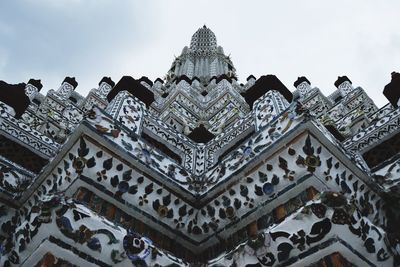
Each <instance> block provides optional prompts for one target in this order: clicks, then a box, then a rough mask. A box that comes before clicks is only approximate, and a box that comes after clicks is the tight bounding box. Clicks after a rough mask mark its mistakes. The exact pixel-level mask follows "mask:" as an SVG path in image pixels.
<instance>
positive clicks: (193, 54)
mask: <svg viewBox="0 0 400 267" xmlns="http://www.w3.org/2000/svg"><path fill="white" fill-rule="evenodd" d="M224 74H225V75H227V76H236V74H235V68H234V67H233V64H232V61H231V60H230V58H229V57H228V56H226V55H225V54H224V50H223V48H222V47H221V46H218V45H217V38H216V36H215V34H214V33H213V32H212V31H211V30H210V29H209V28H207V26H206V25H204V26H203V27H201V28H199V29H198V30H197V31H196V32H195V33H194V34H193V36H192V39H191V41H190V47H187V46H185V47H184V48H183V50H182V54H181V55H180V56H179V57H177V58H175V60H174V62H173V63H172V66H171V69H170V70H169V71H168V74H167V82H168V81H173V80H174V79H175V78H176V77H180V76H183V75H185V76H187V77H189V78H190V79H193V78H194V77H197V78H199V79H200V80H201V81H202V82H203V83H208V82H209V81H210V79H211V78H212V77H214V76H221V75H224Z"/></svg>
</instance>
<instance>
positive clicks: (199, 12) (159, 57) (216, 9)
mask: <svg viewBox="0 0 400 267" xmlns="http://www.w3.org/2000/svg"><path fill="white" fill-rule="evenodd" d="M399 10H400V1H398V0H393V1H373V0H358V1H349V0H347V1H338V0H336V1H329V2H328V1H320V0H315V1H298V0H297V1H295V0H294V1H285V0H281V1H266V0H260V1H251V0H248V1H232V0H229V1H228V0H227V1H218V0H210V1H200V0H197V1H189V0H168V1H167V0H160V1H152V0H143V1H133V0H132V1H122V0H121V1H116V0H25V1H23V0H1V2H0V80H5V81H7V82H9V83H19V82H27V81H28V79H29V78H38V79H41V80H42V83H43V85H44V91H47V90H49V89H57V88H58V87H59V85H60V83H61V82H62V81H63V79H64V78H65V77H66V76H75V77H76V79H77V81H78V83H79V85H78V88H77V90H78V92H79V93H81V94H83V95H86V94H87V92H88V91H89V90H90V89H91V88H94V87H97V84H98V82H99V81H100V80H101V78H102V77H103V76H110V77H111V78H112V79H113V80H114V81H115V82H117V81H118V80H119V79H120V78H121V77H122V76H123V75H130V76H133V77H134V78H140V77H141V76H147V77H149V78H150V79H151V80H155V79H156V78H157V77H163V76H164V75H165V73H166V72H167V71H168V69H169V67H170V66H171V63H172V60H173V58H174V55H179V54H180V53H181V51H182V48H183V47H184V46H185V45H189V44H190V38H191V36H192V34H193V33H194V32H195V31H196V30H197V29H198V28H199V27H202V26H203V25H204V24H206V25H207V26H208V27H209V28H211V29H212V30H213V31H214V33H215V34H216V36H217V42H218V44H219V45H221V46H222V47H224V51H225V53H226V54H231V58H232V61H233V63H234V65H235V67H236V69H237V73H238V75H239V81H241V82H245V81H246V78H247V77H248V76H249V75H250V74H253V75H254V76H256V77H257V78H258V77H260V76H261V75H265V74H275V75H276V76H277V77H278V78H279V79H280V80H281V81H282V82H283V83H284V84H285V85H286V86H287V87H288V88H289V89H290V90H294V87H293V82H294V81H295V80H296V79H297V77H298V76H303V75H304V76H306V77H307V78H308V79H309V80H310V81H311V83H312V85H313V86H316V87H319V88H320V89H321V90H322V91H323V92H324V93H325V94H330V93H332V92H333V91H334V89H335V87H334V85H333V83H334V82H335V81H336V79H337V76H339V75H347V76H348V77H349V78H350V80H352V82H353V85H354V86H361V87H363V88H364V89H365V90H366V91H367V92H368V94H369V95H370V96H371V98H373V99H374V101H375V103H376V104H377V105H378V106H379V107H380V106H382V105H384V104H386V103H387V100H386V99H385V98H384V97H383V94H382V90H383V87H384V86H385V85H386V84H387V83H388V82H389V81H390V73H391V72H392V71H394V70H396V71H400V65H399V63H400V52H399V49H400V28H399V25H400V17H399V15H398V12H399Z"/></svg>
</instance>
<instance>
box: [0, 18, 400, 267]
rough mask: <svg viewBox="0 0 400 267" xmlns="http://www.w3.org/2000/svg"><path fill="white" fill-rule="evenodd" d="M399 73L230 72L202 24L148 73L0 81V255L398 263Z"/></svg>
mask: <svg viewBox="0 0 400 267" xmlns="http://www.w3.org/2000/svg"><path fill="white" fill-rule="evenodd" d="M399 81H400V80H399V74H398V73H393V74H392V81H391V82H390V83H389V84H388V85H386V86H385V89H384V94H385V96H387V98H388V100H389V102H390V103H389V104H387V105H386V106H384V107H382V108H378V107H376V106H375V104H374V103H373V101H372V100H371V99H370V98H369V97H368V95H367V94H366V93H365V92H364V90H363V89H362V88H361V87H356V86H354V85H353V84H352V82H351V81H350V79H349V78H348V77H346V76H341V77H338V79H337V81H336V82H335V83H334V84H335V85H336V87H337V88H338V89H337V90H336V91H335V92H333V93H332V94H331V95H329V96H324V95H323V94H322V93H321V91H320V89H319V88H317V87H313V86H311V82H310V81H309V80H308V79H307V78H306V77H299V78H298V79H297V81H295V82H294V89H295V90H294V91H293V92H291V91H290V90H289V89H288V88H287V87H286V86H285V85H284V84H283V83H282V82H281V81H280V80H279V79H278V78H277V77H276V76H274V75H265V76H262V77H260V78H258V79H257V78H256V77H254V76H253V75H250V76H249V77H248V78H247V80H246V83H244V84H242V83H239V82H238V78H237V75H236V70H235V67H234V66H233V63H232V61H231V59H230V57H229V56H226V55H225V54H224V51H223V49H222V47H221V46H218V44H217V39H216V36H215V34H214V33H213V32H212V31H211V30H210V29H209V28H207V27H206V26H203V27H202V28H200V29H198V30H197V31H196V32H195V33H194V35H193V36H192V39H191V42H190V46H189V47H187V46H185V47H184V48H183V50H182V54H181V55H180V56H179V57H177V58H175V59H174V61H173V63H172V66H171V68H170V69H169V70H168V72H167V75H166V76H165V78H164V79H160V78H157V79H156V80H155V81H154V82H153V81H151V80H149V79H148V78H147V77H142V78H140V79H134V78H132V77H130V76H124V77H122V78H121V79H120V80H119V81H118V82H117V83H114V82H113V81H112V79H111V78H109V77H104V78H103V79H102V80H101V81H100V83H99V87H98V88H94V89H92V90H91V91H90V92H89V94H88V96H87V97H83V96H81V95H80V94H79V93H78V92H77V88H78V82H77V81H76V80H75V78H73V77H66V78H65V80H64V81H63V82H62V83H61V86H60V88H59V89H58V90H50V91H49V92H48V93H47V95H43V94H41V93H40V89H41V88H42V84H41V83H40V80H34V79H31V80H29V82H28V83H27V84H25V83H20V84H16V85H12V84H8V83H6V82H3V81H0V266H43V267H44V266H213V267H217V266H218V267H219V266H247V267H254V266H399V253H400V249H399V248H400V231H399V230H398V227H397V225H396V224H397V222H398V221H399V213H398V208H399V205H398V204H399V199H400V197H399V194H398V192H399V181H400V163H399V162H400V153H399V152H400V145H399V144H400V142H399V140H400V139H399V138H400V128H399V123H400V111H399V109H398V103H399V96H400V93H399V92H400V84H399Z"/></svg>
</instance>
